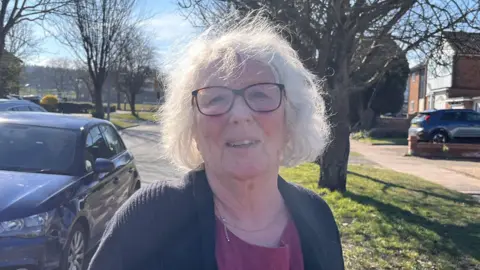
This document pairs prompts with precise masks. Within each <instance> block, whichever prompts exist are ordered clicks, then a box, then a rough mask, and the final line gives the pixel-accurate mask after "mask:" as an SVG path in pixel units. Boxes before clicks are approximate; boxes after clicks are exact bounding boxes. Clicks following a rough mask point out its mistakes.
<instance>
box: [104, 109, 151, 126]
mask: <svg viewBox="0 0 480 270" xmlns="http://www.w3.org/2000/svg"><path fill="white" fill-rule="evenodd" d="M139 121H153V122H155V121H156V116H155V113H153V112H138V113H137V116H136V117H135V116H133V115H132V114H130V113H112V114H111V115H110V122H112V123H113V124H114V125H115V126H116V127H117V128H118V129H125V128H130V127H134V126H137V125H138V124H139Z"/></svg>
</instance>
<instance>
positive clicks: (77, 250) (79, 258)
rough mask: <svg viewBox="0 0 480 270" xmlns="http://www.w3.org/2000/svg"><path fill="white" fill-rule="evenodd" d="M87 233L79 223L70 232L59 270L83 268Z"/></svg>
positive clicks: (80, 269)
mask: <svg viewBox="0 0 480 270" xmlns="http://www.w3.org/2000/svg"><path fill="white" fill-rule="evenodd" d="M86 253H87V234H86V233H85V229H84V228H83V226H82V225H81V224H80V223H77V224H75V226H74V227H73V228H72V231H71V232H70V234H69V236H68V238H67V243H66V245H65V250H64V251H63V255H62V259H61V262H60V270H83V269H85V267H86V265H85V259H86V257H87V254H86Z"/></svg>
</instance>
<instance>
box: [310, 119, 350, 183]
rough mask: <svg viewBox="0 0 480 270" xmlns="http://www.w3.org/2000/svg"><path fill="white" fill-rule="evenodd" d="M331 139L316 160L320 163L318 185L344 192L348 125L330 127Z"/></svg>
mask: <svg viewBox="0 0 480 270" xmlns="http://www.w3.org/2000/svg"><path fill="white" fill-rule="evenodd" d="M332 135H333V137H332V141H331V143H330V144H329V145H328V147H327V149H326V151H325V153H324V155H323V156H322V157H321V158H320V159H318V160H317V162H319V163H320V164H319V165H320V168H321V170H320V181H319V182H318V186H319V187H321V188H328V189H329V190H331V191H334V190H336V191H340V192H345V191H346V189H347V166H348V156H349V154H350V139H349V126H348V125H345V124H341V125H340V124H339V125H335V126H334V127H333V128H332Z"/></svg>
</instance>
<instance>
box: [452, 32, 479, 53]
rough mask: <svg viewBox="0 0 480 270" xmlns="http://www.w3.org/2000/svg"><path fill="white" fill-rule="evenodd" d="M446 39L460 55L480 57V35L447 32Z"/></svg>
mask: <svg viewBox="0 0 480 270" xmlns="http://www.w3.org/2000/svg"><path fill="white" fill-rule="evenodd" d="M444 38H445V39H446V40H447V41H448V43H450V45H451V46H452V48H453V49H454V50H455V51H456V52H457V53H459V54H478V55H480V33H467V32H445V33H444Z"/></svg>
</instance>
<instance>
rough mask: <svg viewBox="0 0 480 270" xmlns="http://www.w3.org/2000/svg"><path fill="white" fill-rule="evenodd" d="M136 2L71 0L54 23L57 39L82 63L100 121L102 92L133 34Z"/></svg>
mask: <svg viewBox="0 0 480 270" xmlns="http://www.w3.org/2000/svg"><path fill="white" fill-rule="evenodd" d="M135 4H136V0H74V1H73V3H71V4H69V5H67V6H66V7H65V9H64V13H65V14H66V16H63V17H62V19H61V20H56V21H55V22H54V23H55V27H56V30H57V32H58V33H59V35H57V37H58V38H59V40H60V41H61V42H62V43H63V44H64V45H66V46H67V47H68V48H70V49H71V51H72V52H73V53H74V54H75V55H76V56H77V57H78V59H79V60H81V61H83V62H84V63H85V65H86V66H87V69H88V73H89V75H90V77H91V80H92V82H93V89H94V90H93V94H94V95H93V96H94V103H95V111H96V116H97V117H100V118H103V117H104V110H103V100H102V89H103V85H104V83H105V81H106V80H107V77H108V73H109V72H110V71H111V70H112V69H113V65H114V63H115V60H116V59H115V58H116V57H117V55H118V52H119V49H120V48H121V47H122V44H123V42H124V40H125V37H126V36H128V35H129V34H130V33H131V31H132V28H131V26H132V23H133V10H134V6H135Z"/></svg>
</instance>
